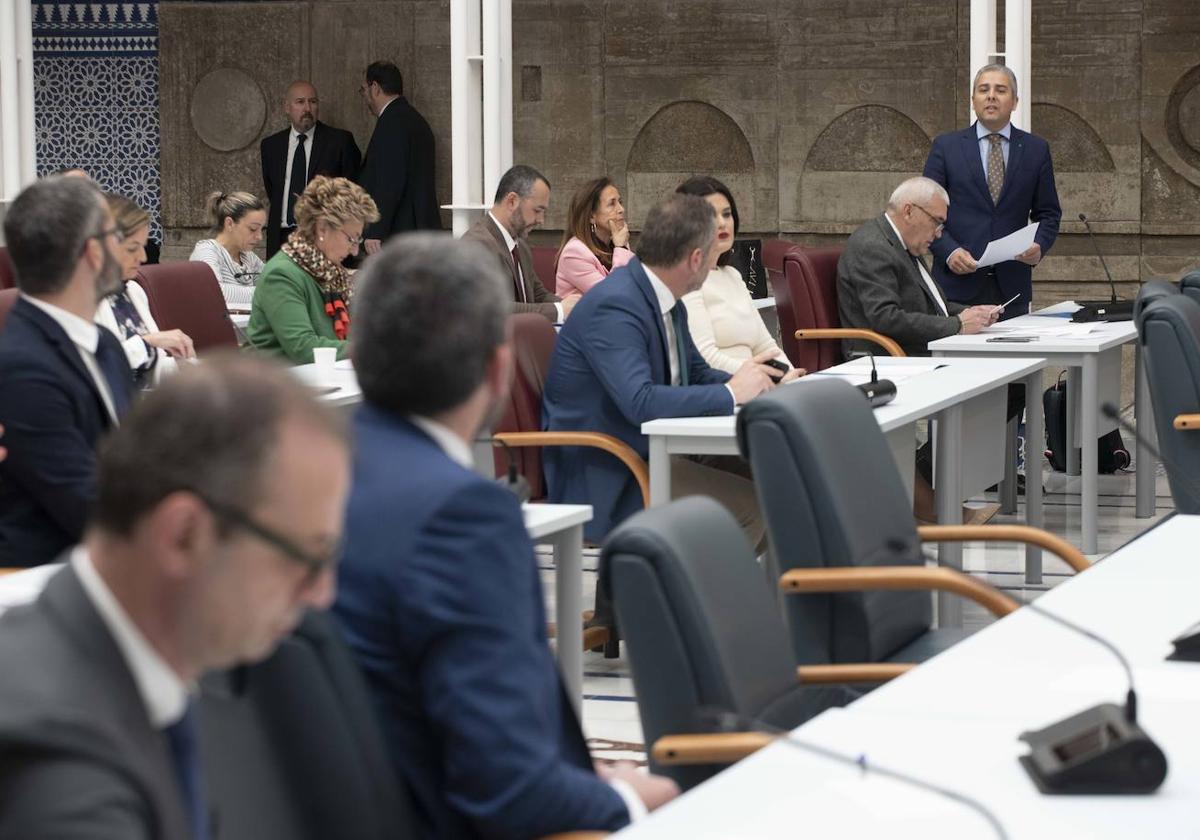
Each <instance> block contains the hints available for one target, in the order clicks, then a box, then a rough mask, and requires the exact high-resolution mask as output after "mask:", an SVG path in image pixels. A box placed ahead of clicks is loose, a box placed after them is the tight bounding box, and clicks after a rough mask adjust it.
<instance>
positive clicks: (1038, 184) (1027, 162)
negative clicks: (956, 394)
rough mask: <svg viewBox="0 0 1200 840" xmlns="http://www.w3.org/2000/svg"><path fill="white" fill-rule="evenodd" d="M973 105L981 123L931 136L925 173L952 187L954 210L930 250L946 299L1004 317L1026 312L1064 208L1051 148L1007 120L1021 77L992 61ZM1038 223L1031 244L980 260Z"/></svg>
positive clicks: (978, 78)
mask: <svg viewBox="0 0 1200 840" xmlns="http://www.w3.org/2000/svg"><path fill="white" fill-rule="evenodd" d="M971 104H972V106H973V107H974V109H975V115H976V116H977V117H978V122H976V123H975V124H974V125H972V126H971V127H970V128H968V129H966V130H965V131H953V132H950V133H949V134H943V135H941V136H940V137H938V138H937V139H936V140H934V141H933V148H932V149H930V152H929V159H928V160H926V161H925V177H927V178H932V179H933V180H935V181H937V182H938V183H939V184H941V185H942V186H943V187H945V188H946V190H947V192H949V193H950V215H949V217H948V218H947V220H946V229H945V231H944V232H943V233H942V237H941V239H938V240H936V241H935V242H934V243H933V244H932V245H931V246H930V250H931V251H932V252H933V258H934V259H933V264H934V279H935V280H937V281H938V283H939V284H940V285H941V287H942V288H943V289H944V290H945V292H946V297H948V298H949V299H950V300H952V301H955V302H956V303H961V304H964V305H967V306H973V305H980V304H1000V303H1005V302H1006V301H1008V300H1009V299H1010V298H1011V297H1012V296H1013V295H1018V294H1019V295H1020V297H1019V298H1018V299H1017V300H1016V301H1015V302H1013V303H1011V304H1009V305H1008V306H1006V307H1005V308H1004V314H1003V317H1005V318H1011V317H1014V316H1016V315H1024V314H1025V313H1026V312H1028V311H1029V305H1030V303H1031V300H1032V298H1033V266H1035V265H1037V264H1038V263H1039V262H1040V261H1041V259H1042V258H1043V257H1044V256H1046V252H1047V251H1049V250H1050V246H1052V245H1053V244H1054V240H1055V238H1057V236H1058V223H1059V220H1060V219H1061V218H1062V208H1061V207H1060V206H1059V203H1058V192H1057V190H1056V189H1055V186H1054V165H1053V164H1052V162H1051V160H1050V146H1049V144H1047V143H1046V141H1045V140H1043V139H1042V138H1041V137H1037V136H1036V135H1033V134H1029V133H1028V132H1025V131H1021V130H1020V129H1019V128H1015V127H1014V126H1013V125H1012V123H1011V122H1010V121H1009V117H1010V116H1011V115H1012V112H1013V109H1014V108H1016V106H1017V77H1016V76H1015V75H1014V74H1013V72H1012V70H1010V69H1009V68H1007V67H1005V66H1003V65H1000V64H989V65H987V66H986V67H984V68H982V69H981V70H980V71H979V72H978V73H976V74H975V83H974V85H973V86H972V92H971ZM1031 221H1032V222H1038V231H1037V236H1036V237H1035V240H1034V244H1033V245H1032V246H1030V248H1029V249H1028V250H1027V251H1025V252H1024V253H1023V254H1021V255H1020V256H1018V257H1017V259H1016V260H1009V261H1007V262H1002V263H999V264H997V265H994V266H989V267H987V268H979V266H978V264H977V263H976V260H978V258H979V257H981V256H983V251H984V249H985V248H986V247H987V244H988V243H989V242H991V241H993V240H995V239H999V238H1000V237H1003V236H1007V235H1008V234H1010V233H1013V232H1014V231H1017V230H1020V229H1021V228H1023V227H1025V226H1026V225H1027V224H1029V223H1030V222H1031Z"/></svg>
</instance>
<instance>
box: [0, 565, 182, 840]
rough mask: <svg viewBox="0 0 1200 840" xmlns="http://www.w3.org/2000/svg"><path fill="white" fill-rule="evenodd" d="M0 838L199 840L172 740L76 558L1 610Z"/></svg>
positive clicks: (36, 839)
mask: <svg viewBox="0 0 1200 840" xmlns="http://www.w3.org/2000/svg"><path fill="white" fill-rule="evenodd" d="M0 674H3V675H4V676H3V678H2V679H0V840H10V838H13V840H15V838H20V840H38V839H39V838H46V840H49V838H88V839H89V840H90V839H91V838H95V840H112V839H113V838H122V840H150V839H151V838H155V839H156V840H191V839H190V829H189V828H188V824H187V819H186V816H185V811H184V806H183V804H182V801H181V800H182V797H181V795H180V792H179V789H178V786H177V782H176V781H175V771H174V765H173V763H172V761H171V757H170V752H169V747H168V746H167V742H166V739H165V737H164V736H163V735H162V734H161V733H159V732H158V731H156V730H155V729H153V728H151V726H150V721H149V718H148V717H147V716H146V709H145V705H144V704H143V702H142V699H141V696H140V695H139V694H138V690H137V686H136V685H135V684H134V681H133V676H132V675H131V674H130V672H129V669H128V668H127V666H126V665H125V660H124V658H123V657H122V656H121V653H120V651H119V650H118V648H117V645H116V642H114V641H113V639H112V636H110V635H109V632H108V628H107V626H106V625H105V624H104V622H103V620H102V619H101V618H100V615H99V613H97V612H96V609H95V607H93V606H92V603H91V601H90V600H88V597H87V595H86V593H85V592H84V590H83V586H82V584H81V583H80V582H79V578H78V577H77V576H76V575H75V572H74V570H72V569H71V568H70V567H69V566H68V567H67V568H65V569H63V570H62V571H61V572H59V573H58V574H56V575H55V576H54V577H53V578H51V579H50V581H49V583H48V584H47V585H46V589H45V591H44V592H43V593H42V595H41V597H39V598H38V600H37V601H35V602H34V603H32V604H29V605H26V606H22V607H15V608H13V609H11V610H9V611H8V612H6V613H5V614H4V615H3V617H0Z"/></svg>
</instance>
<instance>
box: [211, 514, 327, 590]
mask: <svg viewBox="0 0 1200 840" xmlns="http://www.w3.org/2000/svg"><path fill="white" fill-rule="evenodd" d="M189 492H191V493H192V494H193V495H195V496H196V497H197V498H198V499H200V501H202V502H204V504H205V506H206V507H207V508H208V509H209V510H211V511H212V512H213V514H214V515H215V516H216V517H217V518H218V519H223V520H224V521H225V522H227V523H229V524H230V525H232V526H234V527H235V528H241V529H242V530H243V531H245V532H247V533H248V534H252V535H253V536H255V537H257V538H258V539H260V540H262V541H263V542H265V543H266V544H267V545H269V546H271V547H272V548H275V549H278V551H279V552H280V553H281V554H282V555H283V556H284V557H286V558H287V559H288V560H291V561H292V562H293V563H297V564H299V565H301V566H303V567H304V569H305V570H306V572H305V575H304V579H303V582H302V584H301V588H307V587H308V586H310V585H312V583H313V582H314V581H316V579H317V578H319V577H320V576H321V575H322V574H323V573H324V572H325V571H327V570H329V569H332V568H333V567H334V566H335V565H336V564H337V558H338V557H339V556H340V555H341V548H340V547H338V548H336V549H335V550H334V551H332V552H331V553H330V554H329V555H328V556H318V555H316V554H311V553H309V552H308V551H305V550H304V549H303V548H300V546H298V545H296V544H295V543H294V542H292V541H291V540H290V539H288V538H287V537H285V536H283V535H282V534H280V533H279V532H278V531H275V530H274V529H272V528H268V527H267V526H266V525H262V524H260V523H258V522H256V521H254V520H253V519H252V518H250V517H249V516H247V515H246V514H244V513H242V512H241V511H240V510H238V509H236V508H233V507H230V506H229V505H223V504H221V503H220V502H214V501H212V500H210V499H206V498H205V497H204V496H202V495H201V494H199V493H197V492H196V491H195V490H191V491H189Z"/></svg>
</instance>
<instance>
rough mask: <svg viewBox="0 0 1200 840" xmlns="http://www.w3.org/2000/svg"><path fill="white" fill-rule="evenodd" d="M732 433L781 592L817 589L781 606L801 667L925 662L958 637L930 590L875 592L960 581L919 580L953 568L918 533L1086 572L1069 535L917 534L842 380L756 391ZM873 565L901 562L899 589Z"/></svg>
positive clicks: (1016, 531)
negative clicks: (1032, 547) (991, 544)
mask: <svg viewBox="0 0 1200 840" xmlns="http://www.w3.org/2000/svg"><path fill="white" fill-rule="evenodd" d="M737 438H738V448H739V449H740V451H741V453H742V456H743V457H745V458H746V459H747V460H749V461H750V464H751V467H752V470H753V473H754V484H755V488H756V490H757V495H758V500H759V506H760V508H761V510H762V512H763V515H764V516H765V517H766V521H767V532H768V535H769V538H770V544H771V547H772V556H773V557H774V559H775V561H776V562H777V563H778V565H779V568H780V570H781V571H782V572H783V573H784V574H783V577H782V579H781V581H782V585H783V587H784V588H785V589H786V590H788V591H793V592H799V591H804V592H808V593H820V594H807V595H805V596H804V597H798V598H789V599H787V600H786V601H785V610H786V614H787V617H788V625H789V627H790V629H791V636H792V646H793V649H794V653H795V656H796V661H797V662H798V663H800V664H808V663H826V662H833V663H839V662H922V661H924V660H926V659H928V658H930V657H931V656H933V655H935V654H936V653H938V652H940V651H942V650H944V649H945V648H947V647H949V646H950V645H951V644H953V643H954V642H956V641H958V640H959V639H961V638H963V636H964V635H965V632H964V631H963V630H961V629H950V628H947V629H937V630H934V629H931V627H930V625H931V622H932V609H933V608H932V601H931V599H930V597H929V595H928V594H927V593H925V592H909V591H874V590H876V589H877V588H879V587H882V586H888V587H890V588H896V589H904V588H908V589H930V588H939V589H940V588H951V587H953V586H958V585H960V583H961V578H963V577H964V576H962V575H953V574H951V575H945V576H943V577H942V578H936V579H921V577H920V575H919V574H918V573H923V572H937V573H948V572H950V570H948V569H926V568H925V558H924V556H923V555H922V553H921V542H922V541H923V540H934V541H940V542H951V541H954V542H960V541H966V540H972V541H973V540H1004V541H1017V542H1031V543H1034V544H1036V545H1040V546H1042V547H1043V548H1045V549H1047V550H1049V551H1052V552H1054V553H1055V554H1058V555H1059V556H1060V557H1062V558H1063V559H1064V560H1065V561H1066V562H1067V563H1068V564H1069V565H1070V566H1071V567H1072V568H1074V569H1075V570H1076V571H1082V570H1083V569H1086V568H1087V567H1088V561H1087V560H1086V559H1085V558H1084V557H1083V555H1082V554H1080V553H1079V551H1078V549H1076V548H1074V547H1073V546H1071V545H1069V544H1068V543H1067V542H1066V541H1064V540H1062V539H1061V538H1059V537H1056V536H1054V535H1052V534H1047V533H1046V532H1044V531H1039V530H1037V529H1034V528H1028V527H1025V526H1019V525H994V526H963V525H959V526H953V525H951V526H941V525H934V526H926V527H923V528H921V529H920V530H918V529H917V527H916V525H915V522H914V519H913V514H912V503H911V501H910V500H909V498H908V494H907V493H906V491H905V489H904V485H903V483H902V482H901V480H900V474H899V472H898V471H897V469H896V465H895V462H894V460H893V457H892V452H891V449H890V448H889V447H888V445H887V442H886V440H885V439H884V436H883V433H882V432H881V431H880V429H879V425H878V424H877V423H876V421H875V418H874V416H873V415H872V410H871V407H870V406H869V405H868V403H867V401H866V399H865V398H864V397H863V395H862V392H861V391H859V390H858V389H857V388H855V387H854V386H852V385H850V384H848V383H847V382H844V381H842V380H840V379H834V378H832V377H820V378H819V379H818V380H814V381H809V382H799V383H796V384H794V385H789V386H786V387H783V388H777V389H775V390H774V391H772V392H771V393H769V394H765V395H763V396H760V397H758V398H757V399H755V400H753V401H752V402H750V403H748V404H747V405H746V406H744V407H743V408H742V410H741V412H740V413H739V415H738V420H737ZM880 566H892V567H894V566H905V567H908V571H907V572H906V573H905V575H907V577H905V576H900V578H902V579H903V580H904V581H905V584H903V585H902V584H901V583H899V579H898V578H897V576H896V575H893V574H891V573H888V572H881V571H880V570H879V569H878V568H876V567H880ZM835 573H836V574H835ZM952 591H954V590H952Z"/></svg>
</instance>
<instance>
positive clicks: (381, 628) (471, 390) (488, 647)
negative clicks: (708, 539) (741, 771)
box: [334, 233, 678, 840]
mask: <svg viewBox="0 0 1200 840" xmlns="http://www.w3.org/2000/svg"><path fill="white" fill-rule="evenodd" d="M359 278H360V279H359V280H358V293H357V295H356V298H355V313H354V337H353V345H352V346H353V356H354V364H355V369H356V370H357V372H358V380H359V383H360V384H361V386H362V390H363V396H364V404H363V406H362V407H361V408H360V409H359V411H358V413H357V415H356V416H355V420H354V432H355V439H356V449H357V451H356V454H355V459H354V480H353V487H352V489H351V497H350V502H349V505H348V509H347V518H346V535H347V543H346V549H345V556H344V559H343V561H342V564H341V568H340V571H339V585H340V586H339V588H340V591H339V593H338V597H337V602H336V605H335V608H334V609H335V615H336V617H337V619H338V621H339V623H340V624H341V627H342V629H343V630H344V632H345V635H346V639H347V641H348V642H349V645H350V648H351V650H352V651H353V652H354V655H355V658H356V659H357V660H358V663H359V665H360V666H361V667H362V668H363V671H364V673H365V674H366V677H367V680H368V683H369V684H370V687H371V689H372V693H373V695H374V700H375V705H376V709H377V710H378V712H379V719H380V721H381V723H382V726H383V730H384V734H385V736H386V738H387V748H388V750H389V752H390V753H391V755H392V758H393V760H394V762H395V764H396V767H397V769H398V771H399V773H400V775H401V777H402V778H403V779H404V781H405V783H406V785H407V786H408V788H409V790H410V791H411V792H412V795H413V800H414V803H415V809H414V810H415V812H416V814H417V815H418V819H419V820H420V822H421V834H422V836H423V837H427V838H442V837H454V838H464V840H465V839H466V838H474V837H481V838H483V837H486V838H514V840H516V838H530V837H538V836H542V835H547V834H553V833H558V832H565V831H573V830H607V831H612V830H616V829H618V828H620V827H621V826H623V825H625V824H626V823H628V822H629V821H630V819H631V818H632V817H634V816H637V815H639V814H640V813H644V812H645V810H646V809H647V808H649V809H653V808H655V807H657V806H658V805H660V804H662V803H663V802H665V801H667V800H669V799H671V798H672V797H673V796H674V795H675V794H676V793H677V792H678V788H676V787H675V785H674V783H673V782H671V781H670V780H668V779H663V778H660V777H655V776H649V775H646V774H644V773H641V772H640V771H637V770H636V769H634V768H633V767H632V766H624V765H622V766H615V767H593V765H592V761H591V758H590V756H589V754H588V750H587V745H586V744H585V742H584V739H583V735H582V733H581V731H580V728H579V722H578V720H577V719H576V717H575V713H574V710H573V708H572V706H571V704H570V703H569V702H568V700H567V698H566V695H565V693H564V691H563V688H562V684H561V682H560V681H559V676H558V671H557V670H556V668H555V664H554V660H553V659H552V658H551V654H550V649H549V646H548V644H547V640H546V616H545V610H544V606H543V601H542V587H541V581H540V578H539V577H538V568H537V563H536V561H535V558H534V551H533V545H532V544H531V542H530V540H529V537H528V535H527V534H526V531H525V526H524V522H523V518H522V514H521V506H520V504H519V503H518V502H517V499H516V497H515V496H514V495H513V494H512V493H510V492H509V491H508V490H507V489H505V488H504V487H501V486H500V485H498V484H496V483H495V482H493V481H489V480H487V479H485V478H483V477H482V476H480V475H479V474H478V473H476V472H474V470H473V469H472V459H471V442H472V441H473V440H474V439H475V437H476V435H477V434H478V433H479V430H480V429H481V428H483V426H484V425H485V423H487V422H488V421H489V420H490V419H491V418H492V417H493V415H494V414H495V412H496V409H497V407H498V406H499V405H501V404H502V402H503V400H504V399H505V397H506V395H507V393H508V388H509V380H510V378H511V373H512V347H511V344H510V342H509V339H508V336H507V334H506V326H505V324H506V317H507V315H508V311H509V303H510V297H509V296H508V295H507V294H506V291H507V289H508V287H509V284H508V278H506V277H505V276H504V275H503V274H502V273H501V271H500V268H499V266H498V265H497V264H496V259H495V257H494V256H493V255H491V254H489V253H488V252H487V251H486V250H485V249H484V248H481V247H480V246H479V245H477V244H474V243H470V242H461V241H459V242H456V241H454V240H452V239H450V238H449V237H441V236H437V235H435V234H428V233H415V234H406V235H403V236H400V237H397V238H396V239H394V240H392V242H391V243H390V244H388V245H387V246H385V247H384V249H383V250H382V251H381V252H380V254H379V255H378V256H376V257H374V258H373V259H372V260H370V261H368V263H367V266H366V268H364V269H363V271H362V273H361V274H360V275H359ZM446 312H454V313H455V314H454V317H453V318H450V319H446V318H445V317H444V314H445V313H446Z"/></svg>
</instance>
